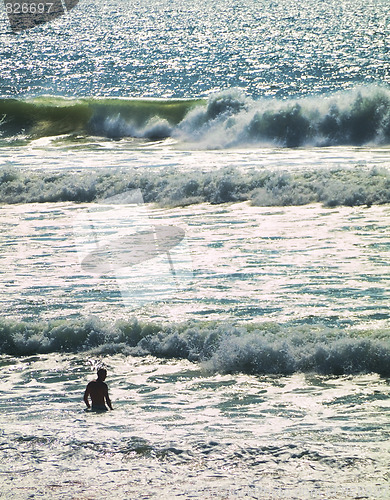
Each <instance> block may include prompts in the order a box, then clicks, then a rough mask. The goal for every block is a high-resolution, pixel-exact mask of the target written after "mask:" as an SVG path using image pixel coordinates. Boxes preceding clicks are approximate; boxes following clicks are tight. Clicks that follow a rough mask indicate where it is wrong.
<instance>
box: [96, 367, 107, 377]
mask: <svg viewBox="0 0 390 500" xmlns="http://www.w3.org/2000/svg"><path fill="white" fill-rule="evenodd" d="M101 375H107V370H106V369H105V368H98V371H97V376H98V377H100V376H101Z"/></svg>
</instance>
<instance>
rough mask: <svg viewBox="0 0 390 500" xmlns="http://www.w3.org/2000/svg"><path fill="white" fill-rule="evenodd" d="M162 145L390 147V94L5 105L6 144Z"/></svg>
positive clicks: (0, 104)
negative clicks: (65, 140)
mask: <svg viewBox="0 0 390 500" xmlns="http://www.w3.org/2000/svg"><path fill="white" fill-rule="evenodd" d="M64 134H68V135H75V136H77V135H78V136H79V135H84V136H98V137H105V138H108V139H123V138H139V139H146V140H156V139H159V140H160V139H164V138H168V137H172V138H174V139H175V140H177V141H179V142H181V143H185V144H189V145H192V146H193V147H197V148H206V149H220V148H232V147H242V146H248V145H251V146H253V145H262V146H264V145H268V146H272V147H275V146H277V147H285V148H296V147H306V146H315V147H318V146H320V147H326V146H341V145H352V146H362V145H367V144H376V145H389V144H390V91H389V90H387V89H385V88H379V87H376V86H373V87H365V88H364V87H361V88H356V89H354V90H351V91H344V92H340V93H335V94H329V95H328V94H323V95H319V96H312V97H306V98H301V99H292V98H290V99H285V100H278V99H269V98H268V99H266V98H262V99H261V98H260V99H252V98H251V97H250V96H247V95H246V94H245V93H244V92H243V91H241V90H240V89H227V90H225V91H222V92H218V93H215V94H211V95H210V96H209V97H208V98H189V99H131V98H128V99H124V98H117V99H116V98H82V99H77V98H74V99H66V98H61V97H38V98H32V99H27V100H18V99H1V100H0V137H1V138H3V139H6V138H10V137H14V138H21V137H22V138H25V139H37V138H41V137H50V136H59V135H64Z"/></svg>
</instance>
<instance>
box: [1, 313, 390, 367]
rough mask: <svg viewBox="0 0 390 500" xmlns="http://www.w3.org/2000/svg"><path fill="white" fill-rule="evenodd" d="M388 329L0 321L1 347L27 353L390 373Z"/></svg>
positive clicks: (5, 350) (209, 364)
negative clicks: (86, 354)
mask: <svg viewBox="0 0 390 500" xmlns="http://www.w3.org/2000/svg"><path fill="white" fill-rule="evenodd" d="M388 334H389V332H388V331H375V332H354V331H351V330H343V329H335V328H333V329H331V328H328V327H326V326H323V325H294V326H290V325H278V324H276V323H264V324H258V325H256V324H248V325H246V326H240V327H238V326H234V325H231V324H225V323H212V322H207V323H201V322H199V323H191V324H168V325H159V324H153V323H142V322H139V321H138V320H137V319H132V320H129V321H123V320H122V321H118V322H116V323H115V324H107V323H103V322H101V321H99V320H97V319H88V320H83V321H82V320H80V321H74V322H69V321H56V322H52V323H26V322H16V321H11V320H8V321H6V320H1V321H0V352H1V353H3V354H8V355H14V356H15V355H16V356H25V355H31V354H37V353H48V352H62V351H67V352H80V351H89V352H91V351H92V352H94V353H95V354H112V353H123V354H126V355H133V356H146V355H153V356H156V357H163V358H182V359H189V360H190V361H193V362H198V363H201V365H202V366H203V368H204V369H205V370H207V371H212V372H220V373H238V372H242V373H249V374H289V373H294V372H316V373H321V374H336V375H341V374H351V373H367V372H375V373H378V374H380V375H383V376H389V375H390V342H389V336H388Z"/></svg>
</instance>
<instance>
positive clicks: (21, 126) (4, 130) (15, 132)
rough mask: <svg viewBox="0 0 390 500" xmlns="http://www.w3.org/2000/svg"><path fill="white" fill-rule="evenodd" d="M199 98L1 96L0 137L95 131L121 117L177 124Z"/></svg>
mask: <svg viewBox="0 0 390 500" xmlns="http://www.w3.org/2000/svg"><path fill="white" fill-rule="evenodd" d="M201 103H202V101H201V100H198V99H197V100H194V99H192V100H152V99H150V100H148V99H140V100H138V99H80V100H70V99H61V98H55V97H39V98H35V99H32V100H27V101H21V100H17V99H0V137H2V138H7V137H12V136H20V135H22V136H24V137H26V138H39V137H48V136H56V135H62V134H76V133H86V134H89V133H91V132H95V131H97V132H98V133H99V127H96V123H99V124H102V123H104V121H105V120H109V119H111V118H115V117H118V116H120V117H121V119H122V120H124V121H126V122H129V123H131V124H132V125H134V126H135V127H137V128H142V127H144V126H146V124H147V123H148V122H149V121H150V120H151V119H153V118H156V119H160V120H165V121H166V122H167V123H168V124H169V125H171V126H175V125H177V124H178V123H179V122H180V121H181V120H183V118H184V117H185V116H186V114H187V113H188V111H190V110H191V109H192V108H194V107H195V106H197V105H198V104H201Z"/></svg>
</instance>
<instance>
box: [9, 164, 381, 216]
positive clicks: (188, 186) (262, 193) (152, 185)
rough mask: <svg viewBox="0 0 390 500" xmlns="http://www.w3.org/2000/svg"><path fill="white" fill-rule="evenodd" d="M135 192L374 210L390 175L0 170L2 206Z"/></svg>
mask: <svg viewBox="0 0 390 500" xmlns="http://www.w3.org/2000/svg"><path fill="white" fill-rule="evenodd" d="M134 189H139V190H140V191H141V193H142V196H143V200H144V201H145V202H146V203H157V204H159V205H160V206H165V207H175V206H186V205H191V204H196V203H203V202H207V203H212V204H220V203H230V202H240V201H250V202H251V203H252V204H253V205H256V206H293V205H305V204H308V203H322V204H323V205H324V206H327V207H334V206H338V205H346V206H359V205H367V206H370V205H373V204H384V203H390V172H389V171H388V170H387V169H381V168H376V167H374V168H372V169H370V170H368V169H365V168H362V167H355V168H352V169H350V168H334V169H325V168H319V169H316V170H312V171H306V170H303V171H295V172H283V171H282V172H280V171H278V172H275V171H272V170H256V171H249V172H243V171H240V169H238V168H222V169H218V170H216V171H212V172H202V171H191V172H188V171H179V170H177V169H174V168H167V169H156V170H154V169H125V170H114V171H113V170H110V169H101V170H99V171H98V172H90V171H87V172H84V173H74V172H66V171H65V172H61V173H52V172H47V173H45V172H39V171H38V172H36V171H31V172H29V171H21V170H17V169H15V168H13V167H4V168H2V169H0V203H4V204H12V203H33V202H39V203H44V202H62V201H73V202H87V203H89V202H95V201H98V200H100V199H104V198H107V197H110V196H114V195H117V194H120V193H123V192H125V191H129V190H134Z"/></svg>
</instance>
